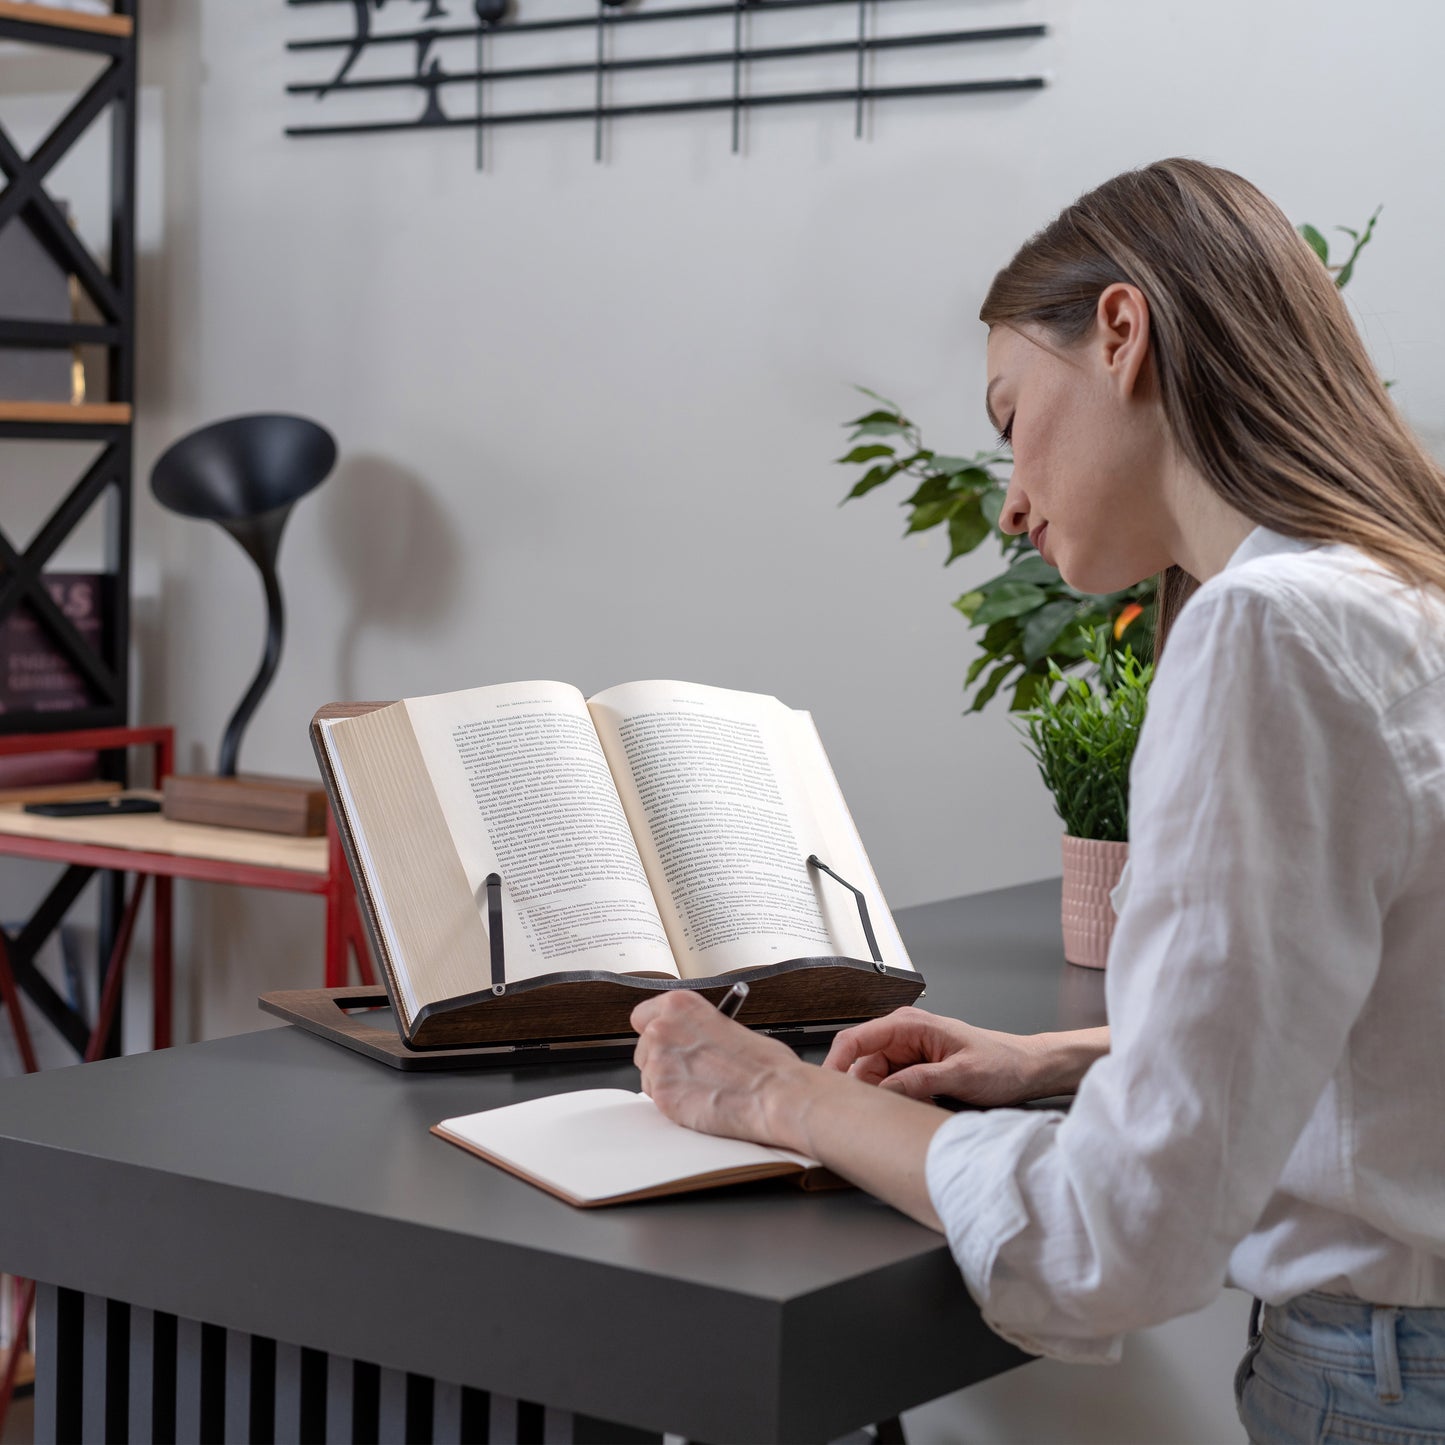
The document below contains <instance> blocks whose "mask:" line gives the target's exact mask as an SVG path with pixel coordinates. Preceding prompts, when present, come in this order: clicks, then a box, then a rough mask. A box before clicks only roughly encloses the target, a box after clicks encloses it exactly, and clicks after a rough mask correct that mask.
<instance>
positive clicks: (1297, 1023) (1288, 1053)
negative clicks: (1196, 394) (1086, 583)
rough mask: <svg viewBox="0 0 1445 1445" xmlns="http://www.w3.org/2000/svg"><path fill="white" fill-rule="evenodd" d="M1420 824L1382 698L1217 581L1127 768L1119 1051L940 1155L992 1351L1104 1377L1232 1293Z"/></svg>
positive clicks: (1180, 629)
mask: <svg viewBox="0 0 1445 1445" xmlns="http://www.w3.org/2000/svg"><path fill="white" fill-rule="evenodd" d="M1224 577H1225V578H1228V577H1229V574H1228V573H1226V574H1224ZM1408 816H1409V803H1408V799H1407V798H1405V797H1404V795H1403V789H1402V785H1401V783H1400V778H1399V771H1398V768H1397V767H1396V764H1395V760H1394V758H1393V756H1392V755H1391V753H1390V751H1389V748H1388V745H1387V742H1386V740H1385V738H1384V737H1383V735H1382V730H1381V727H1380V723H1379V718H1378V715H1377V712H1376V710H1375V708H1374V706H1373V703H1372V700H1371V699H1370V698H1369V697H1368V696H1367V695H1366V694H1365V692H1364V691H1363V690H1362V689H1361V688H1360V687H1359V686H1358V685H1357V683H1356V681H1355V679H1354V678H1353V676H1352V674H1351V672H1350V670H1349V664H1348V659H1341V658H1337V657H1333V656H1331V655H1330V654H1329V650H1328V649H1327V648H1326V647H1324V646H1323V645H1322V643H1321V642H1320V641H1319V640H1317V637H1316V629H1315V628H1313V627H1312V625H1311V617H1310V613H1309V604H1308V603H1307V602H1306V601H1305V600H1304V599H1303V598H1300V599H1297V601H1296V600H1292V599H1291V598H1290V597H1289V595H1288V593H1287V590H1282V589H1280V588H1278V587H1274V588H1263V587H1260V586H1258V585H1256V584H1251V583H1249V582H1248V581H1243V580H1236V579H1230V580H1229V582H1228V585H1220V586H1216V587H1207V588H1205V589H1202V590H1201V591H1200V592H1199V593H1198V594H1197V595H1196V596H1195V598H1194V599H1193V600H1192V601H1191V602H1190V603H1189V605H1188V606H1187V607H1186V608H1185V609H1184V611H1183V612H1182V613H1181V615H1180V617H1179V619H1178V621H1177V623H1176V625H1175V628H1174V632H1173V635H1172V637H1171V639H1170V642H1169V645H1168V648H1167V651H1166V654H1165V658H1164V660H1163V662H1162V664H1161V666H1160V669H1159V673H1158V676H1157V677H1156V680H1155V683H1154V687H1153V692H1152V695H1151V698H1150V707H1149V716H1148V719H1147V721H1146V723H1145V726H1144V729H1143V733H1142V735H1141V738H1140V741H1139V746H1138V749H1137V751H1136V754H1135V759H1134V766H1133V771H1132V777H1131V802H1130V884H1129V889H1128V893H1127V897H1126V898H1125V899H1124V902H1123V907H1122V909H1121V912H1120V915H1119V919H1118V924H1117V927H1116V929H1115V934H1114V939H1113V943H1112V946H1111V949H1110V954H1109V965H1108V975H1107V980H1106V989H1107V996H1108V1008H1109V1022H1110V1031H1111V1051H1110V1053H1109V1054H1108V1055H1107V1056H1106V1057H1104V1058H1102V1059H1100V1060H1099V1061H1098V1062H1097V1063H1096V1064H1095V1065H1094V1066H1093V1067H1092V1068H1091V1069H1090V1070H1089V1072H1088V1074H1087V1075H1086V1076H1085V1078H1084V1080H1083V1083H1082V1085H1081V1087H1080V1089H1079V1091H1078V1095H1077V1097H1076V1098H1075V1100H1074V1103H1073V1106H1072V1108H1071V1109H1070V1110H1069V1112H1068V1113H1067V1114H1060V1113H1057V1112H1052V1111H1040V1110H1021V1109H1014V1110H994V1111H990V1112H986V1113H972V1114H960V1115H956V1116H954V1117H953V1118H952V1119H950V1120H949V1121H948V1122H947V1123H946V1124H945V1125H944V1126H943V1127H942V1128H940V1129H939V1130H938V1132H937V1133H936V1135H935V1136H934V1139H933V1142H932V1144H931V1146H930V1149H929V1153H928V1162H927V1179H928V1188H929V1193H930V1196H931V1198H932V1201H933V1204H934V1207H935V1209H936V1210H937V1212H938V1215H939V1217H940V1219H941V1220H942V1221H943V1223H944V1226H945V1229H946V1231H947V1235H948V1241H949V1245H950V1247H951V1249H952V1251H953V1254H954V1257H955V1259H956V1260H957V1262H958V1265H959V1268H960V1269H961V1270H962V1272H963V1275H964V1278H965V1280H966V1282H967V1284H968V1287H969V1289H970V1291H971V1292H972V1294H973V1295H974V1297H975V1299H976V1300H977V1301H978V1303H979V1305H980V1307H981V1309H982V1311H983V1314H984V1317H985V1319H986V1320H987V1321H988V1322H989V1324H990V1325H991V1326H992V1327H993V1328H994V1329H995V1330H997V1331H998V1333H1000V1334H1002V1335H1004V1336H1005V1337H1006V1338H1008V1339H1010V1340H1013V1341H1014V1342H1015V1343H1017V1344H1019V1345H1021V1346H1022V1347H1023V1348H1025V1349H1027V1350H1030V1351H1033V1352H1034V1353H1038V1354H1048V1355H1053V1356H1056V1357H1059V1358H1064V1359H1074V1360H1095V1361H1109V1360H1113V1359H1116V1358H1117V1357H1118V1354H1119V1350H1120V1341H1121V1336H1122V1334H1123V1333H1124V1332H1126V1331H1129V1330H1133V1329H1137V1328H1141V1327H1143V1326H1145V1325H1149V1324H1153V1323H1157V1322H1159V1321H1161V1320H1164V1319H1168V1318H1171V1317H1173V1316H1175V1315H1179V1314H1183V1313H1185V1312H1187V1311H1189V1310H1193V1309H1197V1308H1199V1307H1201V1306H1203V1305H1204V1304H1206V1303H1207V1302H1208V1301H1209V1300H1210V1299H1212V1298H1213V1297H1214V1295H1215V1294H1216V1293H1217V1291H1218V1290H1219V1288H1220V1287H1221V1286H1222V1284H1223V1282H1224V1278H1225V1271H1226V1266H1227V1264H1228V1260H1229V1255H1230V1253H1231V1251H1232V1250H1233V1248H1234V1246H1235V1245H1236V1244H1237V1243H1238V1242H1239V1241H1240V1240H1241V1239H1243V1238H1244V1237H1245V1235H1246V1234H1248V1233H1249V1232H1250V1230H1251V1229H1252V1228H1253V1226H1254V1225H1255V1222H1256V1221H1257V1220H1258V1219H1259V1217H1260V1214H1261V1212H1262V1211H1263V1210H1264V1207H1265V1205H1266V1203H1267V1201H1268V1200H1269V1197H1270V1195H1271V1194H1272V1193H1273V1191H1274V1189H1275V1187H1276V1185H1277V1183H1278V1181H1279V1179H1280V1176H1281V1173H1282V1172H1283V1170H1284V1167H1285V1164H1286V1161H1287V1159H1288V1158H1289V1155H1290V1152H1291V1150H1292V1149H1293V1147H1294V1145H1295V1142H1296V1140H1297V1139H1298V1138H1299V1136H1300V1134H1301V1132H1302V1131H1303V1130H1304V1128H1305V1126H1306V1123H1307V1122H1308V1120H1309V1118H1310V1115H1311V1113H1312V1112H1313V1111H1314V1109H1315V1108H1316V1105H1317V1103H1318V1101H1319V1099H1320V1097H1321V1094H1322V1093H1323V1091H1324V1090H1325V1089H1326V1087H1327V1086H1328V1085H1329V1084H1330V1081H1331V1078H1332V1075H1334V1074H1335V1072H1336V1070H1337V1068H1338V1067H1339V1066H1340V1063H1341V1059H1342V1056H1343V1053H1344V1049H1345V1044H1346V1041H1347V1038H1348V1035H1349V1032H1350V1029H1351V1027H1352V1024H1353V1023H1354V1021H1355V1019H1356V1018H1357V1016H1358V1015H1359V1012H1360V1010H1361V1007H1362V1006H1363V1004H1364V1001H1365V999H1366V996H1367V995H1368V993H1369V991H1370V988H1371V986H1372V984H1373V982H1374V979H1375V976H1376V972H1377V970H1378V968H1379V960H1380V952H1381V937H1382V921H1383V917H1384V912H1385V909H1386V906H1387V904H1388V901H1389V897H1390V895H1391V892H1392V889H1394V888H1395V887H1397V886H1398V881H1399V879H1400V877H1401V875H1402V873H1403V871H1404V868H1405V864H1406V858H1407V854H1408V850H1409V844H1410V837H1409V827H1408V824H1407V822H1406V820H1407V819H1408ZM1342 1167H1343V1165H1342Z"/></svg>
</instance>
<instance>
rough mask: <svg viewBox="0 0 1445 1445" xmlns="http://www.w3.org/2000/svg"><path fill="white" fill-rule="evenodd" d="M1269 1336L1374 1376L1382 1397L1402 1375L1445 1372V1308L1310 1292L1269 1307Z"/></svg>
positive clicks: (1394, 1393) (1392, 1394)
mask: <svg viewBox="0 0 1445 1445" xmlns="http://www.w3.org/2000/svg"><path fill="white" fill-rule="evenodd" d="M1262 1333H1263V1335H1264V1338H1265V1339H1266V1340H1268V1341H1269V1342H1270V1343H1272V1344H1276V1345H1278V1346H1279V1347H1280V1348H1282V1349H1284V1350H1286V1351H1289V1352H1290V1353H1292V1354H1295V1355H1299V1356H1302V1357H1303V1358H1305V1359H1308V1360H1311V1361H1313V1362H1315V1363H1316V1364H1320V1365H1324V1366H1326V1367H1333V1368H1335V1369H1344V1370H1351V1371H1354V1372H1356V1373H1360V1374H1373V1375H1374V1378H1375V1383H1376V1388H1377V1390H1378V1392H1379V1396H1380V1398H1381V1399H1382V1400H1389V1399H1392V1398H1394V1399H1398V1398H1399V1394H1400V1379H1401V1375H1402V1374H1405V1375H1411V1374H1420V1375H1445V1309H1435V1308H1423V1307H1415V1306H1408V1307H1407V1306H1395V1305H1372V1304H1369V1303H1367V1302H1366V1301H1364V1300H1355V1299H1347V1298H1345V1297H1344V1296H1341V1295H1328V1294H1320V1293H1317V1292H1311V1293H1309V1294H1302V1295H1298V1296H1296V1297H1295V1298H1294V1299H1292V1300H1287V1301H1286V1302H1285V1303H1284V1304H1281V1305H1266V1306H1265V1309H1264V1325H1263V1331H1262Z"/></svg>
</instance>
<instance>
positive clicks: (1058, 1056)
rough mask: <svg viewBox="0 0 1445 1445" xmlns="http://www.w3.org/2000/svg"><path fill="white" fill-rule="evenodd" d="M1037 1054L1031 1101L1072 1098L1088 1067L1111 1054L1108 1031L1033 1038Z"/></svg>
mask: <svg viewBox="0 0 1445 1445" xmlns="http://www.w3.org/2000/svg"><path fill="white" fill-rule="evenodd" d="M1030 1037H1031V1041H1032V1042H1033V1043H1034V1045H1035V1047H1036V1048H1037V1050H1038V1057H1037V1062H1036V1066H1035V1072H1034V1079H1033V1090H1032V1093H1031V1097H1032V1098H1035V1099H1047V1098H1050V1097H1051V1096H1052V1095H1054V1094H1072V1093H1073V1092H1074V1091H1075V1090H1076V1089H1077V1088H1078V1087H1079V1084H1080V1082H1081V1081H1082V1079H1083V1077H1084V1075H1085V1074H1086V1073H1088V1071H1089V1066H1090V1065H1091V1064H1092V1063H1093V1062H1094V1061H1095V1060H1096V1059H1101V1058H1103V1056H1104V1055H1105V1054H1107V1053H1108V1052H1109V1030H1108V1028H1107V1027H1105V1028H1097V1029H1070V1030H1068V1031H1067V1032H1065V1033H1055V1034H1033V1035H1031V1036H1030Z"/></svg>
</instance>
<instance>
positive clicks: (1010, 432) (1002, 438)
mask: <svg viewBox="0 0 1445 1445" xmlns="http://www.w3.org/2000/svg"><path fill="white" fill-rule="evenodd" d="M1013 439H1014V419H1013V418H1012V417H1010V418H1009V419H1008V424H1007V425H1006V426H1005V427H1004V429H1003V430H1002V431H1001V432H1000V433H999V434H998V444H999V446H1001V447H1007V446H1012V445H1013Z"/></svg>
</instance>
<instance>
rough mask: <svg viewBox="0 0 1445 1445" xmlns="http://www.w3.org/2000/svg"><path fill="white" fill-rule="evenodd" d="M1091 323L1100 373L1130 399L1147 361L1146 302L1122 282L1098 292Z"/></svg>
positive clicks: (1140, 295)
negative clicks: (1099, 361)
mask: <svg viewBox="0 0 1445 1445" xmlns="http://www.w3.org/2000/svg"><path fill="white" fill-rule="evenodd" d="M1095 323H1096V327H1095V339H1096V341H1097V343H1098V345H1099V348H1100V360H1101V361H1102V362H1103V365H1104V374H1105V375H1106V376H1108V377H1109V378H1110V379H1111V380H1112V381H1113V382H1114V384H1115V385H1116V386H1117V387H1118V388H1119V392H1120V395H1121V396H1123V397H1125V398H1130V397H1133V396H1134V395H1135V394H1136V392H1137V391H1138V389H1139V379H1140V377H1141V376H1142V375H1143V374H1144V364H1145V362H1146V361H1147V360H1148V359H1149V303H1148V302H1147V301H1146V300H1145V299H1144V293H1143V292H1142V291H1141V290H1140V289H1139V288H1138V287H1137V286H1130V285H1129V284H1128V283H1127V282H1125V281H1116V282H1114V284H1113V285H1112V286H1106V287H1105V288H1104V289H1103V291H1102V292H1100V293H1099V304H1098V309H1097V311H1096V313H1095Z"/></svg>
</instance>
